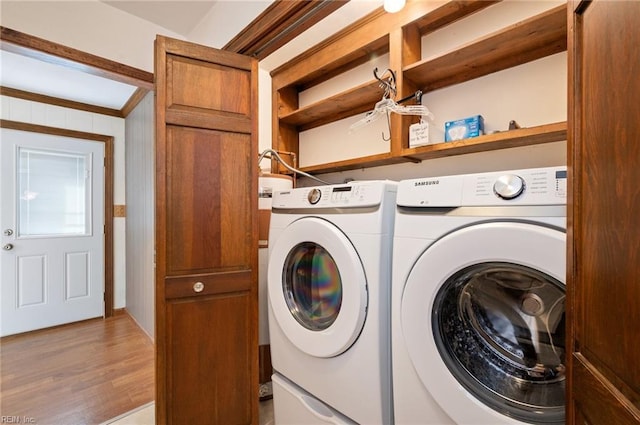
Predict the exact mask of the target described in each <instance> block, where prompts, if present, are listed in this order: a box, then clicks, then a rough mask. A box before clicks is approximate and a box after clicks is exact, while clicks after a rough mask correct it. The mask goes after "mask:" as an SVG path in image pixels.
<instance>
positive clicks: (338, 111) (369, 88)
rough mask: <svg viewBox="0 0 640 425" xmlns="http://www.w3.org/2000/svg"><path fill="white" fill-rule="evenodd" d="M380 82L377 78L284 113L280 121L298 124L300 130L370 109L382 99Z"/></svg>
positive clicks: (293, 124)
mask: <svg viewBox="0 0 640 425" xmlns="http://www.w3.org/2000/svg"><path fill="white" fill-rule="evenodd" d="M378 84H379V83H378V81H376V80H373V81H369V82H367V83H364V84H361V85H359V86H358V87H355V88H353V89H351V90H348V91H345V92H343V93H339V94H336V95H335V96H331V97H329V98H326V99H323V100H321V101H319V102H316V103H313V104H311V105H308V106H305V107H303V108H300V109H297V110H295V111H293V112H290V113H288V114H283V115H281V116H280V117H279V119H280V123H281V124H287V125H292V126H296V127H297V128H298V130H299V131H304V130H309V129H312V128H315V127H318V126H321V125H324V124H328V123H331V122H334V121H337V120H340V119H342V118H347V117H350V116H353V115H356V114H359V113H362V112H367V111H370V110H372V109H373V107H374V105H375V103H376V102H378V101H379V100H380V99H382V93H383V92H382V89H381V88H380V87H379V86H378Z"/></svg>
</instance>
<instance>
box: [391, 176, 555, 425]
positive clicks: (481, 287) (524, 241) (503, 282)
mask: <svg viewBox="0 0 640 425" xmlns="http://www.w3.org/2000/svg"><path fill="white" fill-rule="evenodd" d="M566 190H567V174H566V168H565V167H549V168H539V169H527V170H514V171H504V172H495V173H481V174H467V175H457V176H445V177H436V178H422V179H413V180H405V181H401V182H400V183H399V186H398V197H397V210H396V220H395V236H394V252H393V283H392V353H393V362H392V363H393V396H394V414H395V423H396V424H398V425H405V424H406V425H413V424H453V423H456V424H473V425H475V424H490V425H495V424H521V423H536V424H538V423H539V424H561V423H564V407H565V406H564V391H565V355H566V354H565V311H564V309H565V283H564V282H565V265H566V248H565V247H566V237H565V229H566Z"/></svg>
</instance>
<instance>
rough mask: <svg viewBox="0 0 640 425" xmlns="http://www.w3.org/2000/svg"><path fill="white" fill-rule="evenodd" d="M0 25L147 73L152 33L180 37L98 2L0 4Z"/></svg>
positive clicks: (91, 0)
mask: <svg viewBox="0 0 640 425" xmlns="http://www.w3.org/2000/svg"><path fill="white" fill-rule="evenodd" d="M0 12H1V13H0V16H1V18H0V23H1V24H2V26H4V27H7V28H11V29H13V30H17V31H21V32H24V33H26V34H29V35H33V36H36V37H40V38H43V39H45V40H49V41H53V42H56V43H59V44H62V45H65V46H68V47H73V48H75V49H78V50H81V51H83V52H87V53H92V54H94V55H97V56H101V57H104V58H107V59H110V60H112V61H116V62H119V63H122V64H125V65H129V66H133V67H135V68H139V69H143V70H145V71H148V72H153V42H154V40H155V38H156V34H162V35H166V36H169V37H173V38H178V39H184V37H183V36H181V35H179V34H176V33H174V32H172V31H169V30H167V29H165V28H162V27H160V26H158V25H155V24H153V23H151V22H148V21H145V20H143V19H140V18H137V17H136V16H134V15H130V14H128V13H125V12H123V11H121V10H119V9H116V8H114V7H111V6H109V5H107V4H105V3H102V2H100V1H98V0H82V1H25V0H19V1H13V0H9V1H7V0H2V2H0Z"/></svg>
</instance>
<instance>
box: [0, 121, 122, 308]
mask: <svg viewBox="0 0 640 425" xmlns="http://www.w3.org/2000/svg"><path fill="white" fill-rule="evenodd" d="M0 128H7V129H11V130H21V131H26V132H31V133H41V134H49V135H52V136H63V137H73V138H76V139H84V140H92V141H95V142H102V143H104V317H105V318H107V317H111V316H113V295H114V287H113V184H114V182H113V177H114V176H113V140H114V138H113V136H107V135H103V134H95V133H85V132H83V131H76V130H69V129H65V128H57V127H47V126H44V125H37V124H29V123H23V122H17V121H10V120H0Z"/></svg>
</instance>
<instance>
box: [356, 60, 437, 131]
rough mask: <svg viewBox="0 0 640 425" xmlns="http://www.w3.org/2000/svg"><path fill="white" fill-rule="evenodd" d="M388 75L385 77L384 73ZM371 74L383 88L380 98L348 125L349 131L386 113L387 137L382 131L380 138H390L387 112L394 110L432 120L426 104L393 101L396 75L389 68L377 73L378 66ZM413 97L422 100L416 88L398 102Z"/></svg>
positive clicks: (432, 117)
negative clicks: (370, 108) (358, 118)
mask: <svg viewBox="0 0 640 425" xmlns="http://www.w3.org/2000/svg"><path fill="white" fill-rule="evenodd" d="M387 74H388V76H387V77H386V78H385V75H387ZM373 76H374V77H375V78H376V80H378V81H379V86H380V88H382V89H383V91H384V92H383V95H382V100H380V101H378V102H377V103H376V104H375V105H374V107H373V110H372V111H369V112H367V113H366V114H365V116H364V117H363V118H361V119H360V120H358V121H356V122H355V123H353V124H352V125H351V126H350V127H349V131H353V130H357V129H359V128H361V127H364V126H366V125H368V124H370V123H372V122H374V121H377V120H378V119H379V118H380V117H381V116H383V115H386V117H387V125H388V127H389V138H386V137H385V135H384V133H382V139H383V140H385V141H389V140H391V120H390V117H389V114H390V113H391V112H394V113H396V114H400V115H417V116H420V117H422V118H424V117H428V118H430V119H431V120H433V119H434V118H435V117H434V115H433V114H432V113H431V111H430V110H429V108H427V107H426V106H424V105H422V104H420V105H408V106H405V105H400V104H399V103H398V102H395V101H394V100H393V99H391V98H390V96H391V95H392V94H393V97H395V95H396V93H397V90H396V75H395V73H394V72H393V71H392V70H391V69H388V68H387V69H386V70H385V71H384V72H383V73H382V75H378V68H377V67H376V68H374V70H373ZM413 98H415V99H416V101H418V102H421V101H422V92H421V91H420V90H418V91H417V92H416V93H414V94H412V95H411V96H407V97H406V98H403V99H401V101H400V102H405V101H408V100H410V99H413Z"/></svg>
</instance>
